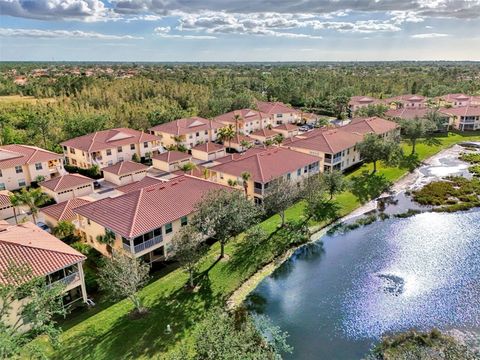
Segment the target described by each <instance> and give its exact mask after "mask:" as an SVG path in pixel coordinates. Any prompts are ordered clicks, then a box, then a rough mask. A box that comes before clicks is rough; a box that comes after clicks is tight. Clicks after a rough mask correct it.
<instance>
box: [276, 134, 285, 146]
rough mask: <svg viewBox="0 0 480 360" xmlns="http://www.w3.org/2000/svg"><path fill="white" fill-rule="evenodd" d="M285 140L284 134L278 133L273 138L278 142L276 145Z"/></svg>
mask: <svg viewBox="0 0 480 360" xmlns="http://www.w3.org/2000/svg"><path fill="white" fill-rule="evenodd" d="M283 140H284V137H283V135H282V134H278V135H275V137H274V138H273V143H274V144H276V145H280V144H281V143H282V142H283Z"/></svg>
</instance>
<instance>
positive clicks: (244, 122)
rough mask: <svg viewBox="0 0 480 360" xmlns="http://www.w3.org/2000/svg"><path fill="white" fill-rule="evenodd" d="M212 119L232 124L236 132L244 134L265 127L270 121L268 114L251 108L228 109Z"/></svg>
mask: <svg viewBox="0 0 480 360" xmlns="http://www.w3.org/2000/svg"><path fill="white" fill-rule="evenodd" d="M213 120H215V121H217V122H219V123H222V124H224V125H232V126H233V128H234V129H235V130H236V131H237V132H240V133H242V134H246V135H248V134H250V133H252V132H254V131H258V130H261V129H265V128H266V127H267V126H269V125H270V123H271V121H270V115H268V114H266V113H263V112H261V111H258V110H252V109H240V110H234V111H230V112H228V113H226V114H222V115H219V116H217V117H215V118H213Z"/></svg>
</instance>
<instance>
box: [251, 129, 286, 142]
mask: <svg viewBox="0 0 480 360" xmlns="http://www.w3.org/2000/svg"><path fill="white" fill-rule="evenodd" d="M278 134H279V133H278V132H276V131H273V129H269V128H265V129H261V130H257V131H255V132H253V133H251V134H250V135H249V136H250V137H251V138H252V139H254V140H258V141H260V142H262V143H264V144H265V143H266V142H272V141H273V140H274V139H275V137H276V136H278Z"/></svg>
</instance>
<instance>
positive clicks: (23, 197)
mask: <svg viewBox="0 0 480 360" xmlns="http://www.w3.org/2000/svg"><path fill="white" fill-rule="evenodd" d="M48 199H49V197H48V196H47V195H46V194H44V193H43V192H42V190H41V189H40V188H37V189H30V190H27V189H25V188H23V189H22V190H21V191H20V192H17V193H15V194H12V195H10V201H11V203H12V204H17V206H19V205H25V206H27V207H28V208H29V210H30V212H31V213H32V218H33V222H34V223H35V224H36V223H37V217H36V215H37V214H38V208H39V207H40V206H42V205H43V204H45V203H46V202H47V201H48Z"/></svg>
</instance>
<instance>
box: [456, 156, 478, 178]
mask: <svg viewBox="0 0 480 360" xmlns="http://www.w3.org/2000/svg"><path fill="white" fill-rule="evenodd" d="M460 160H463V161H466V162H468V163H470V164H472V165H471V166H470V167H469V168H468V171H470V172H471V173H472V174H473V175H474V176H480V153H465V154H462V155H461V156H460Z"/></svg>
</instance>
